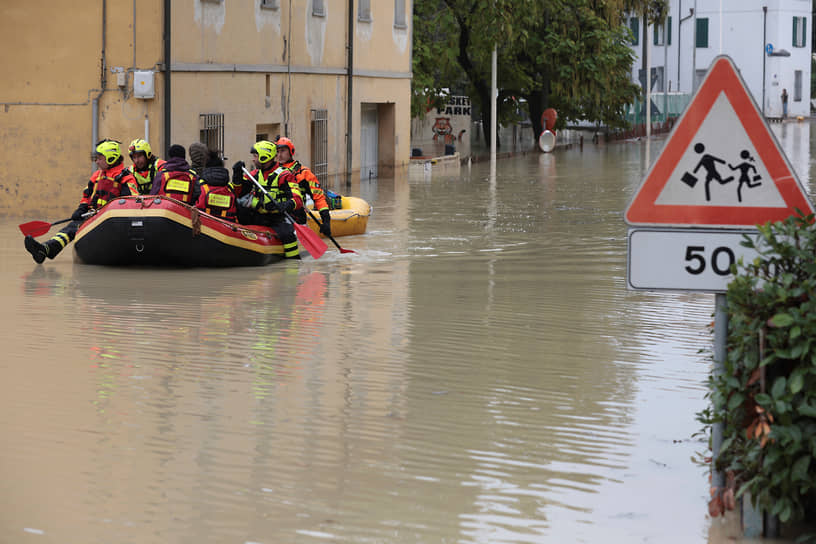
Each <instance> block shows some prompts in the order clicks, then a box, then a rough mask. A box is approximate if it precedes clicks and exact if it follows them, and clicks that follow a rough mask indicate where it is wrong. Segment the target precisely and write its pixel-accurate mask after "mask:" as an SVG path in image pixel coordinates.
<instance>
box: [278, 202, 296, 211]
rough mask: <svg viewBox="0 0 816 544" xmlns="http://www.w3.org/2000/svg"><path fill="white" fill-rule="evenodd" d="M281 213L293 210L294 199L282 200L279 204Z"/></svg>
mask: <svg viewBox="0 0 816 544" xmlns="http://www.w3.org/2000/svg"><path fill="white" fill-rule="evenodd" d="M279 209H280V211H281V213H292V212H293V211H295V201H294V200H287V201H286V202H283V203H282V204H281V206H280V208H279Z"/></svg>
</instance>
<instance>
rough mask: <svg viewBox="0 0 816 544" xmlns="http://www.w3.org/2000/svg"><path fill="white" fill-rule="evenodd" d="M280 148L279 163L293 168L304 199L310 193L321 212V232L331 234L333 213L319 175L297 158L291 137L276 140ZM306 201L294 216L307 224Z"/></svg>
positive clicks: (292, 170) (287, 167)
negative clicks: (330, 210) (318, 177)
mask: <svg viewBox="0 0 816 544" xmlns="http://www.w3.org/2000/svg"><path fill="white" fill-rule="evenodd" d="M275 145H276V146H277V150H278V163H280V165H281V166H283V167H284V168H286V169H288V170H291V172H292V173H293V174H294V175H295V179H297V181H298V187H299V188H300V193H301V194H302V195H303V198H304V200H305V199H306V196H307V195H308V196H309V197H311V199H312V202H314V207H315V209H316V210H317V211H318V212H319V213H320V232H322V233H323V234H324V235H326V236H331V214H330V213H329V204H328V202H326V194H325V193H324V192H323V188H322V187H321V186H320V182H319V181H318V179H317V176H315V175H314V172H312V171H311V170H310V169H309V168H307V167H305V166H303V165H302V164H300V161H296V160H295V144H294V143H292V140H290V139H289V138H286V137H283V138H278V139H277V140H276V141H275ZM305 206H306V203H305V202H304V209H303V210H299V211H298V213H296V214H294V218H295V219H296V220H297V222H298V223H302V224H306V209H305Z"/></svg>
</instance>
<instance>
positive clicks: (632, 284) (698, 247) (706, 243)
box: [626, 229, 759, 293]
mask: <svg viewBox="0 0 816 544" xmlns="http://www.w3.org/2000/svg"><path fill="white" fill-rule="evenodd" d="M744 234H748V235H749V236H751V237H752V238H755V237H756V236H759V235H758V233H757V231H755V230H752V231H724V230H704V229H630V230H629V247H628V251H627V255H628V260H627V266H626V280H627V286H628V287H629V288H630V289H669V290H675V291H704V292H715V293H719V292H722V293H724V292H725V291H727V290H728V283H729V282H730V281H731V280H732V279H733V275H732V274H731V265H732V264H735V263H736V262H737V261H738V260H739V259H740V257H741V258H742V260H743V261H744V262H750V261H752V260H753V259H754V258H756V257H757V255H758V254H757V252H756V251H755V250H753V249H749V248H746V247H743V246H742V245H740V242H742V240H743V235H744Z"/></svg>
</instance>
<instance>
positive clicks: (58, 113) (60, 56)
mask: <svg viewBox="0 0 816 544" xmlns="http://www.w3.org/2000/svg"><path fill="white" fill-rule="evenodd" d="M134 9H135V18H134ZM105 18H106V20H107V22H106V24H105V28H106V36H105V47H104V53H105V54H104V57H105V61H106V66H107V70H106V72H105V76H106V79H107V81H106V84H105V90H104V93H102V94H101V95H100V91H101V90H102V75H101V70H100V68H101V62H102V60H101V59H102V56H103V55H102V52H103V47H102V44H103V40H102V34H103V33H102V28H103V24H102V21H103V10H102V2H98V1H97V2H88V1H86V2H82V1H80V2H68V1H65V0H55V1H54V2H48V3H36V2H35V3H31V2H28V3H21V2H9V3H7V5H4V6H3V16H2V17H0V44H2V46H3V50H4V51H6V54H4V55H2V56H0V68H2V73H3V74H4V78H3V85H2V86H0V141H2V143H3V149H4V152H3V160H2V161H0V214H3V215H26V216H31V217H34V216H36V218H38V219H51V220H56V219H60V218H61V216H62V215H64V214H65V212H67V211H69V210H72V209H73V208H74V207H75V206H76V204H77V202H78V201H79V199H80V197H81V192H82V189H83V188H84V186H85V184H86V183H87V179H88V176H89V174H90V173H91V171H92V169H93V164H92V162H91V160H90V153H91V150H92V148H93V143H94V142H93V141H92V134H93V115H92V114H93V100H94V98H97V97H98V99H99V116H98V122H99V131H98V136H99V138H104V137H112V138H117V139H119V140H122V141H124V140H127V141H128V142H129V139H132V138H136V137H143V136H144V125H145V122H144V120H145V115H147V116H148V119H149V120H151V135H157V134H158V130H159V128H160V126H161V117H160V114H161V109H160V107H159V104H158V102H159V101H158V100H151V101H142V100H138V99H135V98H133V97H132V96H129V95H128V92H126V91H129V90H130V89H131V88H132V81H133V77H132V70H133V69H134V68H139V69H151V68H153V67H154V66H155V65H156V63H157V62H158V61H159V59H160V43H161V41H160V40H161V23H160V21H161V10H158V12H157V10H156V9H154V7H152V6H150V5H147V3H142V2H140V3H138V5H137V4H135V3H132V2H112V1H109V2H107V9H106V13H105ZM134 28H135V36H134ZM134 37H135V41H134ZM111 68H114V69H117V70H119V69H121V70H123V71H125V72H126V73H127V74H128V76H127V80H126V86H125V87H123V88H120V87H118V86H117V80H116V76H115V73H112V72H111ZM125 145H127V142H125Z"/></svg>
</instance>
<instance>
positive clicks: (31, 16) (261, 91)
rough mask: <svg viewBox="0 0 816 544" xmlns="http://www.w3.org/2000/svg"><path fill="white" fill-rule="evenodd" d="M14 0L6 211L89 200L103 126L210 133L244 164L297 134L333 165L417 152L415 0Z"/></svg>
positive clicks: (195, 136)
mask: <svg viewBox="0 0 816 544" xmlns="http://www.w3.org/2000/svg"><path fill="white" fill-rule="evenodd" d="M8 4H9V5H6V6H4V8H3V17H2V18H0V41H2V42H3V45H4V47H3V49H4V50H5V51H6V54H5V55H3V56H2V58H0V66H1V67H2V68H4V69H3V74H4V76H5V77H4V84H3V85H2V86H0V139H2V142H3V153H2V154H3V157H4V160H2V161H0V214H2V215H31V214H41V213H45V212H54V211H55V210H64V211H68V210H70V209H73V207H74V206H75V205H76V203H77V201H78V200H79V197H80V193H81V191H82V188H83V186H84V184H85V183H87V179H88V176H89V174H90V173H91V172H92V170H93V168H94V166H93V164H92V162H91V161H90V152H91V150H92V149H93V144H94V143H95V142H96V141H97V140H99V139H102V138H114V139H116V140H119V141H120V142H122V148H123V152H124V153H126V152H127V151H126V148H127V144H128V143H129V142H130V141H131V140H133V139H135V138H146V139H147V140H148V141H149V142H150V144H151V146H152V148H153V150H154V153H156V154H157V155H159V156H160V157H164V156H165V154H166V153H165V152H166V149H167V148H168V147H169V146H170V145H171V144H176V143H177V144H181V145H184V147H185V148H186V147H189V145H190V144H191V143H192V142H195V141H202V142H205V143H207V144H208V145H209V146H210V147H211V148H214V149H218V150H220V151H221V152H222V153H223V155H224V156H226V157H227V159H228V160H227V162H228V164H227V166H228V167H229V165H231V164H232V162H234V161H235V160H239V159H240V160H244V161H246V162H249V161H250V156H249V149H250V147H251V146H252V144H253V143H254V142H255V141H256V140H257V139H264V138H266V139H272V138H274V137H275V136H277V135H281V136H284V135H285V136H288V137H289V138H290V139H292V140H293V141H294V143H295V146H296V153H295V157H296V158H297V159H299V160H300V161H301V162H302V163H303V164H305V165H308V166H310V167H311V168H312V169H313V170H314V171H315V172H316V173H317V174H318V176H319V177H320V178H321V179H322V180H324V181H327V180H331V179H338V178H343V177H345V178H346V179H349V178H352V177H353V178H356V179H359V178H361V177H362V178H370V177H372V176H373V177H376V176H378V175H380V174H388V173H390V172H392V171H393V169H395V168H399V167H402V166H404V165H406V164H407V163H408V159H409V155H410V122H411V120H410V100H411V45H412V38H411V23H412V19H411V9H412V5H411V1H410V0H377V1H376V2H375V1H373V0H245V1H242V2H237V1H229V2H228V1H226V0H173V1H171V0H140V1H139V2H136V1H135V0H131V1H129V2H128V1H123V0H95V1H90V0H85V1H83V0H79V1H76V0H75V1H73V2H67V1H64V0H54V1H53V2H49V3H47V4H41V3H33V4H32V3H18V2H10V3H8ZM46 8H47V9H46ZM166 59H169V62H166ZM125 162H126V164H129V163H130V161H129V159H127V158H126V159H125ZM329 186H331V183H329ZM48 217H49V218H50V217H51V216H50V215H49V216H48ZM38 218H39V217H38Z"/></svg>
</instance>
